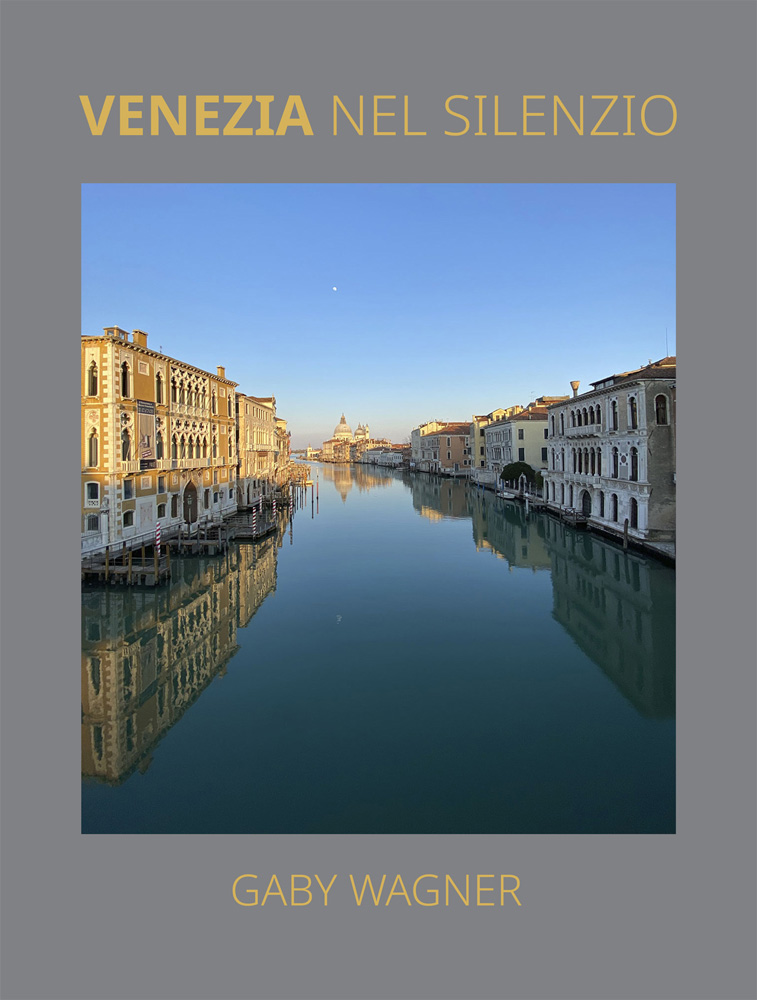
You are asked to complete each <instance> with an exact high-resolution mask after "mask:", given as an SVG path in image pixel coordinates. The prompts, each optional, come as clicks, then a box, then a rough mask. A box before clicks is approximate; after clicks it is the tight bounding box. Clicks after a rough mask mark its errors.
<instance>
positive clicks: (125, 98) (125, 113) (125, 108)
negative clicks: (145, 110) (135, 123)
mask: <svg viewBox="0 0 757 1000" xmlns="http://www.w3.org/2000/svg"><path fill="white" fill-rule="evenodd" d="M143 100H144V98H143V97H142V95H141V94H121V96H120V97H119V99H118V105H119V108H120V110H121V135H142V131H143V130H142V129H141V128H132V127H131V126H130V125H129V122H130V121H131V119H132V118H141V117H142V109H141V108H137V109H136V110H132V108H131V105H132V104H141V103H142V101H143Z"/></svg>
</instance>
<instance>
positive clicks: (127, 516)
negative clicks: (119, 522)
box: [124, 510, 134, 528]
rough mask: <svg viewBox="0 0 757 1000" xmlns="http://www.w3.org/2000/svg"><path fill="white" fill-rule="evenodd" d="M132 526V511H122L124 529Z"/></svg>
mask: <svg viewBox="0 0 757 1000" xmlns="http://www.w3.org/2000/svg"><path fill="white" fill-rule="evenodd" d="M133 525H134V511H133V510H125V511H124V528H131V527H132V526H133Z"/></svg>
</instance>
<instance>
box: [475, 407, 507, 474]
mask: <svg viewBox="0 0 757 1000" xmlns="http://www.w3.org/2000/svg"><path fill="white" fill-rule="evenodd" d="M504 415H505V410H503V409H501V408H500V409H497V410H492V412H491V413H487V414H484V415H482V416H476V415H475V414H474V415H473V418H472V421H471V428H470V439H471V479H472V480H473V481H474V482H488V481H489V479H490V477H489V476H486V475H484V476H481V475H480V473H481V472H482V471H484V470H485V469H486V438H485V435H484V428H486V427H488V426H489V424H492V423H494V422H495V421H497V420H501V419H502V417H504Z"/></svg>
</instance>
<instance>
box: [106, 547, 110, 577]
mask: <svg viewBox="0 0 757 1000" xmlns="http://www.w3.org/2000/svg"><path fill="white" fill-rule="evenodd" d="M109 560H110V546H109V545H106V546H105V582H106V583H107V582H108V569H109V566H108V562H109Z"/></svg>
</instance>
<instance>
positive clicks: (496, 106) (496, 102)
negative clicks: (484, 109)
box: [494, 94, 518, 135]
mask: <svg viewBox="0 0 757 1000" xmlns="http://www.w3.org/2000/svg"><path fill="white" fill-rule="evenodd" d="M494 134H495V135H517V134H518V133H517V132H500V130H499V94H495V95H494Z"/></svg>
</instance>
